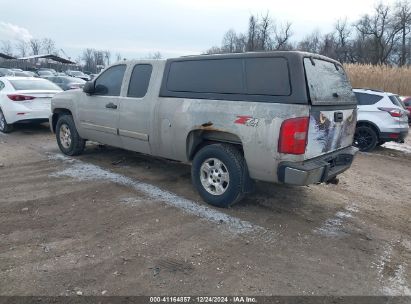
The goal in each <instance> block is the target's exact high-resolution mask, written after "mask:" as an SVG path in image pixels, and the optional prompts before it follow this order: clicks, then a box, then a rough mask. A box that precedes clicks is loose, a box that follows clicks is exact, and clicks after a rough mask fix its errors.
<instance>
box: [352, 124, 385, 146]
mask: <svg viewBox="0 0 411 304" xmlns="http://www.w3.org/2000/svg"><path fill="white" fill-rule="evenodd" d="M378 142H379V141H378V135H377V133H376V132H375V131H374V129H373V128H371V127H369V126H358V127H357V128H356V129H355V135H354V146H356V147H357V148H359V149H360V151H363V152H369V151H372V150H374V148H375V147H376V146H377V144H378Z"/></svg>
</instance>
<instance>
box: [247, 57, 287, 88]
mask: <svg viewBox="0 0 411 304" xmlns="http://www.w3.org/2000/svg"><path fill="white" fill-rule="evenodd" d="M245 66H246V84H247V94H255V95H271V96H289V95H290V94H291V87H290V78H289V72H288V64H287V60H286V59H284V58H249V59H246V60H245Z"/></svg>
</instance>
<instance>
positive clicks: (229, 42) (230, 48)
mask: <svg viewBox="0 0 411 304" xmlns="http://www.w3.org/2000/svg"><path fill="white" fill-rule="evenodd" d="M236 43H237V34H236V32H235V31H234V30H233V29H230V30H228V31H227V32H226V33H225V34H224V37H223V43H222V47H221V48H222V50H223V52H224V53H234V52H235V51H236Z"/></svg>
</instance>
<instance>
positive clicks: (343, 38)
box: [335, 19, 351, 62]
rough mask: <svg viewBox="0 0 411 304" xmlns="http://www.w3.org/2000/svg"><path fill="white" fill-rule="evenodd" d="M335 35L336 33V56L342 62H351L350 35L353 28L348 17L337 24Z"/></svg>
mask: <svg viewBox="0 0 411 304" xmlns="http://www.w3.org/2000/svg"><path fill="white" fill-rule="evenodd" d="M335 35H336V40H337V41H336V56H337V58H336V59H338V61H340V62H349V61H350V56H349V51H350V40H349V39H350V36H351V29H350V26H349V24H348V22H347V19H344V20H341V19H340V20H338V21H337V23H336V24H335Z"/></svg>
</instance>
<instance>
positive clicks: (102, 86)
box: [95, 64, 126, 96]
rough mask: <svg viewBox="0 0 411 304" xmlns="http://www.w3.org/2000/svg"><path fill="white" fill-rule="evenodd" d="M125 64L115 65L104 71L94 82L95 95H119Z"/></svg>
mask: <svg viewBox="0 0 411 304" xmlns="http://www.w3.org/2000/svg"><path fill="white" fill-rule="evenodd" d="M125 70H126V66H125V65H124V64H122V65H116V66H113V67H111V68H109V69H107V70H106V71H104V72H103V73H102V74H101V75H100V76H99V77H98V78H97V79H96V82H95V85H96V93H95V94H96V95H104V96H120V91H121V84H122V82H123V77H124V72H125Z"/></svg>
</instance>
